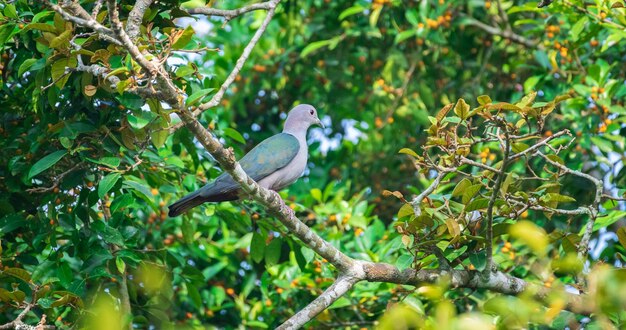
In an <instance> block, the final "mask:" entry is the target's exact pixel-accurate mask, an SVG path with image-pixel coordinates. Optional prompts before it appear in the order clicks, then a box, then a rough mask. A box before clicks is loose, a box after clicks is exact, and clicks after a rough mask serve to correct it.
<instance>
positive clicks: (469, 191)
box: [462, 183, 483, 204]
mask: <svg viewBox="0 0 626 330" xmlns="http://www.w3.org/2000/svg"><path fill="white" fill-rule="evenodd" d="M482 187H483V185H482V184H480V183H477V184H474V185H471V186H469V187H467V188H465V190H464V192H463V199H462V202H463V204H467V203H469V201H470V200H471V199H472V198H474V196H476V194H477V193H478V192H479V191H480V189H481V188H482Z"/></svg>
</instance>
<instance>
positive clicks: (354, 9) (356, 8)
mask: <svg viewBox="0 0 626 330" xmlns="http://www.w3.org/2000/svg"><path fill="white" fill-rule="evenodd" d="M364 11H365V7H362V6H359V5H356V6H352V7H350V8H348V9H346V10H344V11H342V12H341V14H339V20H340V21H342V20H343V19H344V18H346V17H348V16H352V15H356V14H359V13H362V12H364Z"/></svg>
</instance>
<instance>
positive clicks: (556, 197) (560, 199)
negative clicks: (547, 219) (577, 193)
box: [539, 193, 576, 204]
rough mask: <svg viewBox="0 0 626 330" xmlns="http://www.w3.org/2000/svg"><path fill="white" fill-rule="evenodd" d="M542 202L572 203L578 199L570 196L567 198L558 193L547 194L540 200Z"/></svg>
mask: <svg viewBox="0 0 626 330" xmlns="http://www.w3.org/2000/svg"><path fill="white" fill-rule="evenodd" d="M539 200H540V201H542V202H544V203H546V204H547V203H553V202H557V203H570V202H575V201H576V199H575V198H573V197H570V196H565V195H561V194H557V193H547V194H545V195H543V196H541V198H539Z"/></svg>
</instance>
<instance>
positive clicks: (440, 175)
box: [411, 170, 450, 215]
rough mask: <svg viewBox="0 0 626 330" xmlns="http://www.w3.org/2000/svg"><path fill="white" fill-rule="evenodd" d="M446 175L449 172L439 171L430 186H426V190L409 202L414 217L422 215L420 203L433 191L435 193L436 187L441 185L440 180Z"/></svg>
mask: <svg viewBox="0 0 626 330" xmlns="http://www.w3.org/2000/svg"><path fill="white" fill-rule="evenodd" d="M448 173H450V170H443V171H439V173H437V177H436V178H435V180H434V181H433V182H432V183H431V184H430V186H428V188H426V190H424V191H422V193H421V194H419V195H417V196H415V197H414V198H413V200H412V201H411V205H413V212H415V215H420V214H422V209H421V208H420V203H421V202H422V200H423V199H424V198H425V197H428V195H430V194H431V193H432V192H433V191H435V189H437V187H439V184H440V183H441V180H442V179H443V177H444V176H446V174H448Z"/></svg>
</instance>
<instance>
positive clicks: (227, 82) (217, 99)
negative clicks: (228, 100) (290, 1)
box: [193, 0, 280, 117]
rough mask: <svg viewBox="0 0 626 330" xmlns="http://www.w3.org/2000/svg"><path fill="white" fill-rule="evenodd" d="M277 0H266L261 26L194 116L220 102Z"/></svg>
mask: <svg viewBox="0 0 626 330" xmlns="http://www.w3.org/2000/svg"><path fill="white" fill-rule="evenodd" d="M279 1H280V0H271V1H268V2H267V4H268V5H267V6H268V8H267V15H266V16H265V19H264V20H263V23H261V26H260V27H259V28H258V29H257V30H256V32H255V33H254V36H252V39H250V42H248V45H246V47H245V48H244V49H243V52H241V56H239V59H238V60H237V63H236V64H235V67H234V68H233V70H232V71H231V72H230V74H229V75H228V77H226V80H224V82H223V83H222V86H220V89H219V90H218V91H217V93H215V95H213V97H212V98H211V100H210V101H209V102H206V103H204V104H201V105H200V106H199V107H198V108H197V109H196V110H195V111H194V112H193V116H194V117H197V116H198V115H199V114H201V113H202V112H203V111H205V110H207V109H210V108H213V107H215V106H217V105H218V104H220V102H221V101H222V98H223V97H224V94H225V93H226V90H227V89H228V87H229V86H230V85H231V84H232V83H233V82H234V81H235V78H236V77H237V75H238V74H239V71H241V69H242V68H243V65H244V64H245V63H246V61H247V60H248V57H249V56H250V54H251V53H252V49H254V46H256V44H257V42H258V41H259V39H261V36H262V35H263V33H264V32H265V30H266V29H267V27H268V25H269V24H270V21H271V20H272V17H274V13H275V12H276V6H277V5H278V2H279Z"/></svg>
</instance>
